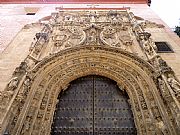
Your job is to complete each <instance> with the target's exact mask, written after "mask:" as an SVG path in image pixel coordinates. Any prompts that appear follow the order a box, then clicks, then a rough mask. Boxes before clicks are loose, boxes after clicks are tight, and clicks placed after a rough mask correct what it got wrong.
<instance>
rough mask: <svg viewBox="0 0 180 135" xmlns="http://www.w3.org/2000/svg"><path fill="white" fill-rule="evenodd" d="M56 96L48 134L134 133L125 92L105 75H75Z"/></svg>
mask: <svg viewBox="0 0 180 135" xmlns="http://www.w3.org/2000/svg"><path fill="white" fill-rule="evenodd" d="M58 99H59V102H58V103H57V105H56V111H55V114H54V119H53V124H52V129H51V135H105V134H108V135H122V134H123V135H134V134H136V128H135V124H134V118H133V114H132V111H131V107H130V105H129V103H128V95H127V94H126V93H125V92H124V91H122V90H120V89H119V87H118V86H117V84H116V82H114V81H112V80H110V79H108V78H105V77H102V76H97V75H91V76H85V77H81V78H79V79H76V80H74V81H73V82H71V85H70V87H69V88H68V89H67V90H66V91H64V92H61V93H60V94H59V97H58Z"/></svg>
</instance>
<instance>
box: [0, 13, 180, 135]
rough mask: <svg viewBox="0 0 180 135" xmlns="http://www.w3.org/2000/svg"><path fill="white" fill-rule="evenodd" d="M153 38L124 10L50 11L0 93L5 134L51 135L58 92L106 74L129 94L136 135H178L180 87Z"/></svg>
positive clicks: (0, 119)
mask: <svg viewBox="0 0 180 135" xmlns="http://www.w3.org/2000/svg"><path fill="white" fill-rule="evenodd" d="M150 36H151V34H150V33H147V32H145V30H144V29H143V25H141V24H138V22H137V20H136V19H135V17H134V15H133V14H132V13H131V12H129V11H127V10H121V11H94V10H92V11H59V12H58V13H53V14H52V16H51V19H50V21H49V23H47V24H44V28H43V29H42V31H41V32H39V33H37V34H36V35H35V38H34V42H33V43H32V46H31V47H30V52H29V54H28V56H27V58H26V59H25V60H24V61H23V62H22V63H21V64H20V66H19V67H17V68H16V70H15V71H14V73H13V76H12V79H11V80H10V82H9V83H8V84H7V87H6V89H5V90H4V91H2V92H0V101H1V102H0V107H1V109H0V134H3V133H7V134H11V135H18V134H24V135H29V134H34V135H37V134H42V135H49V134H50V132H51V125H52V120H53V115H54V111H55V107H56V104H57V102H58V100H57V98H58V95H59V93H60V92H61V91H63V90H65V89H66V88H67V87H68V85H69V83H70V82H71V81H73V80H75V79H77V78H80V77H82V76H86V75H101V76H105V77H107V78H110V79H112V80H114V81H116V82H117V84H118V85H119V87H120V88H121V90H125V91H126V92H127V94H128V96H129V98H130V104H131V106H132V112H133V115H134V121H135V126H136V129H137V133H138V134H139V135H155V134H157V135H177V134H178V132H179V131H178V130H179V128H178V127H179V126H180V123H179V122H180V112H179V111H180V105H179V100H180V98H179V97H180V96H179V95H180V83H179V81H178V80H177V78H176V77H175V75H174V72H173V71H172V69H171V68H170V67H169V66H168V65H167V64H166V62H165V61H164V60H163V59H162V58H161V57H160V56H158V55H157V53H156V47H155V45H154V43H153V42H152V39H151V38H150ZM138 48H139V50H140V52H139V51H138Z"/></svg>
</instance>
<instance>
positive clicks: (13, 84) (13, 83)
mask: <svg viewBox="0 0 180 135" xmlns="http://www.w3.org/2000/svg"><path fill="white" fill-rule="evenodd" d="M18 83H19V80H18V77H14V78H12V79H11V80H10V81H9V83H8V90H9V91H13V90H14V89H16V88H17V87H18Z"/></svg>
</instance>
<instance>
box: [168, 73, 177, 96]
mask: <svg viewBox="0 0 180 135" xmlns="http://www.w3.org/2000/svg"><path fill="white" fill-rule="evenodd" d="M167 82H168V83H169V85H170V87H171V88H172V90H173V92H174V93H175V95H178V96H180V83H179V82H178V81H177V80H176V79H175V78H174V76H173V75H172V74H168V78H167Z"/></svg>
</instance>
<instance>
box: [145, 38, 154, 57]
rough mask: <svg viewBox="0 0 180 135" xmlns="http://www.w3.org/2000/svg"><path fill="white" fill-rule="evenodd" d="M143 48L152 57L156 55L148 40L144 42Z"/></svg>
mask: <svg viewBox="0 0 180 135" xmlns="http://www.w3.org/2000/svg"><path fill="white" fill-rule="evenodd" d="M143 47H144V50H145V52H146V53H147V54H148V55H150V56H152V55H153V54H154V51H153V48H152V47H151V46H150V44H149V41H148V40H147V39H145V40H144V41H143Z"/></svg>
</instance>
